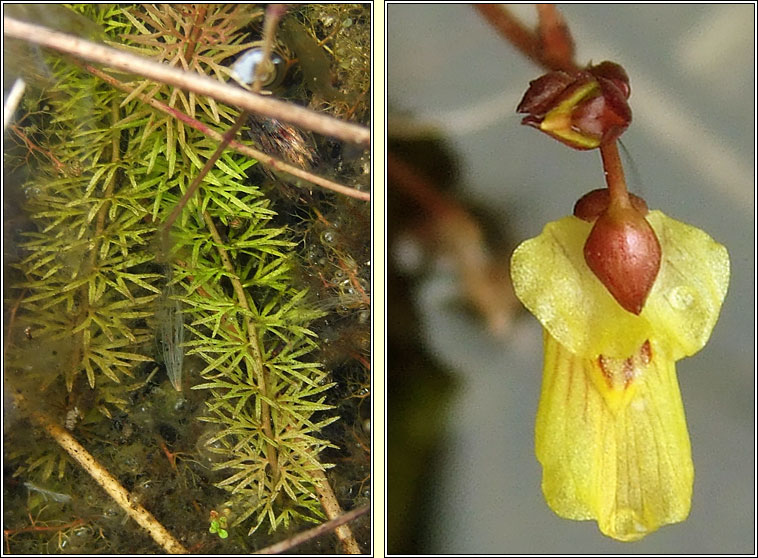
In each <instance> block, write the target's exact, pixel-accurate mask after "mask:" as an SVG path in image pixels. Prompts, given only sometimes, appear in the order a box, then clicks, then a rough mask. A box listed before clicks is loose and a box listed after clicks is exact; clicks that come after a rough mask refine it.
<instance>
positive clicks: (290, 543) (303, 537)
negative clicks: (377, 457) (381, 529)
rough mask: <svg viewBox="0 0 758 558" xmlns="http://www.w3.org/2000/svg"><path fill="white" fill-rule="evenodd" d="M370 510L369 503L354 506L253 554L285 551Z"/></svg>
mask: <svg viewBox="0 0 758 558" xmlns="http://www.w3.org/2000/svg"><path fill="white" fill-rule="evenodd" d="M370 510H371V504H366V505H365V506H362V507H360V508H356V509H354V510H352V511H349V512H347V513H344V514H342V515H341V516H339V517H336V518H334V519H331V520H329V521H327V522H326V523H322V524H321V525H319V526H318V527H314V528H313V529H308V530H307V531H303V532H302V533H298V534H297V535H295V536H294V537H291V538H289V539H287V540H284V541H282V542H278V543H276V544H272V545H271V546H267V547H266V548H263V549H261V550H258V551H256V552H254V553H253V554H279V553H280V552H286V551H287V550H290V549H291V548H294V547H296V546H297V545H299V544H303V543H304V542H306V541H309V540H311V539H315V538H316V537H320V536H321V535H323V534H324V533H328V532H329V531H332V530H334V529H336V528H337V527H339V526H340V525H344V524H345V523H348V522H350V521H353V520H354V519H357V518H358V517H360V516H362V515H363V514H365V513H368V512H369V511H370Z"/></svg>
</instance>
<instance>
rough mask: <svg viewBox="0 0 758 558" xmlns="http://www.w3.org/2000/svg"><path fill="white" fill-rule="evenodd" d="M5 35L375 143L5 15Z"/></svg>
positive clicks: (278, 105) (301, 113)
mask: <svg viewBox="0 0 758 558" xmlns="http://www.w3.org/2000/svg"><path fill="white" fill-rule="evenodd" d="M3 30H4V33H5V34H6V35H7V36H9V37H15V38H17V39H24V40H27V41H31V42H33V43H36V44H39V45H42V46H46V47H49V48H52V49H55V50H58V51H61V52H66V53H69V54H73V55H75V56H77V57H79V58H83V59H85V60H90V61H92V62H98V63H100V64H104V65H106V66H108V67H110V68H115V69H118V70H122V71H125V72H129V73H133V74H138V75H141V76H144V77H147V78H150V79H154V80H156V81H160V82H162V83H168V84H170V85H174V86H176V87H180V88H182V89H186V90H188V91H193V92H194V93H197V94H199V95H207V96H209V97H213V98H214V99H217V100H219V101H223V102H225V103H229V104H230V105H234V106H237V107H239V108H241V109H243V110H249V111H250V112H255V113H258V114H262V115H264V116H269V117H271V118H276V119H277V120H281V121H282V122H289V123H290V124H294V125H296V126H299V127H301V128H305V129H307V130H312V131H314V132H318V133H320V134H324V135H326V136H331V137H335V138H338V139H341V140H344V141H349V142H352V143H357V144H359V145H364V146H368V145H370V143H371V130H370V129H369V128H367V127H365V126H360V125H358V124H352V123H349V122H343V121H341V120H339V119H336V118H333V117H331V116H327V115H324V114H319V113H316V112H313V111H311V110H308V109H306V108H303V107H300V106H297V105H293V104H291V103H286V102H284V101H279V100H277V99H273V98H270V97H266V96H263V95H255V94H252V93H250V92H249V91H246V90H244V89H241V88H239V87H237V86H235V85H231V84H228V83H222V82H219V81H217V80H215V79H212V78H209V77H207V76H204V75H201V74H198V73H195V72H185V71H183V70H180V69H178V68H173V67H171V66H168V65H166V64H160V63H158V62H154V61H152V60H149V59H147V58H143V57H141V56H136V55H134V54H129V53H127V52H122V51H120V50H117V49H114V48H110V47H106V46H103V45H100V44H97V43H93V42H90V41H86V40H84V39H81V38H79V37H74V36H72V35H67V34H66V33H59V32H57V31H52V30H50V29H48V28H46V27H42V26H39V25H32V24H30V23H25V22H22V21H19V20H17V19H13V18H11V17H7V16H6V17H5V18H4V19H3Z"/></svg>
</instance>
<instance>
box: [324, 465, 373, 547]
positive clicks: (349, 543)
mask: <svg viewBox="0 0 758 558" xmlns="http://www.w3.org/2000/svg"><path fill="white" fill-rule="evenodd" d="M313 476H314V477H316V483H315V485H314V486H315V488H316V492H318V498H319V500H320V501H321V506H322V507H323V508H324V511H325V512H326V516H327V517H328V518H329V519H336V518H338V517H340V516H341V515H343V511H342V508H341V507H340V504H339V502H338V501H337V496H336V495H335V494H334V490H332V486H331V485H330V484H329V480H328V479H327V478H326V475H325V474H324V472H323V471H313ZM334 533H335V534H336V535H337V538H338V539H339V540H340V542H341V543H342V548H344V549H345V552H346V553H347V554H361V547H360V546H359V545H358V541H356V540H355V536H354V535H353V531H352V530H351V529H350V526H349V525H347V524H344V525H340V526H339V527H337V528H336V529H335V531H334Z"/></svg>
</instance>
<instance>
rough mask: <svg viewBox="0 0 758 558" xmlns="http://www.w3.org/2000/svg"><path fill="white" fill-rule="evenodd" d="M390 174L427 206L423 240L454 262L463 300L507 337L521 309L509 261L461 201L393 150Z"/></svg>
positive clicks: (403, 189)
mask: <svg viewBox="0 0 758 558" xmlns="http://www.w3.org/2000/svg"><path fill="white" fill-rule="evenodd" d="M387 170H388V184H389V186H390V187H391V188H397V189H398V190H399V191H401V192H402V194H403V195H405V196H406V197H408V198H410V199H411V200H412V201H413V202H414V203H415V204H416V205H418V206H419V207H420V208H421V218H420V219H419V222H418V223H417V224H418V229H419V232H420V233H421V237H422V238H421V239H422V241H423V242H424V243H425V244H426V245H427V247H428V248H429V249H431V250H432V251H434V252H435V253H436V254H437V255H438V256H441V257H444V258H446V259H449V260H450V261H452V262H453V265H454V267H455V270H456V273H457V275H458V277H459V279H460V284H461V286H460V290H461V291H462V296H463V298H464V299H465V300H466V301H467V302H468V303H470V304H471V305H472V307H473V308H474V310H475V311H476V312H477V313H478V314H479V315H481V316H482V317H483V318H484V319H485V321H486V322H487V327H488V329H489V330H490V332H491V333H493V334H495V335H498V336H502V335H505V334H506V333H507V331H508V329H509V327H510V322H511V316H512V314H513V312H514V311H515V309H516V308H517V303H516V299H515V297H514V295H513V289H512V288H511V282H510V279H509V275H508V262H507V259H502V260H498V259H496V258H494V257H493V256H492V254H491V253H490V251H489V250H488V249H487V246H486V243H485V240H484V234H483V232H482V229H481V227H480V225H479V223H478V221H477V219H476V218H475V217H473V216H472V215H471V214H470V213H469V212H468V211H467V210H466V209H465V208H464V207H463V206H462V205H461V204H460V203H459V202H457V201H456V200H455V199H453V198H451V197H450V196H447V195H445V194H443V193H441V192H439V191H438V190H437V189H436V188H435V187H434V185H432V183H431V182H430V181H429V180H427V179H426V178H425V177H424V176H422V175H421V174H419V173H418V172H417V171H416V170H415V169H413V168H412V167H411V166H410V165H408V164H407V163H406V162H404V161H403V160H401V159H400V158H398V157H397V156H396V155H394V154H393V153H392V152H391V151H390V152H388V155H387Z"/></svg>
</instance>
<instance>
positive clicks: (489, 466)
mask: <svg viewBox="0 0 758 558" xmlns="http://www.w3.org/2000/svg"><path fill="white" fill-rule="evenodd" d="M559 7H560V9H561V11H562V12H563V14H564V15H565V17H566V19H567V21H568V22H569V24H570V27H571V29H572V31H573V33H574V38H575V40H576V43H577V61H579V62H580V63H585V62H589V61H590V60H592V61H594V62H600V61H602V60H606V59H608V60H614V61H616V62H619V63H621V64H622V65H623V66H624V67H625V68H626V70H627V72H628V73H629V76H630V79H631V88H632V95H631V98H630V103H631V106H632V111H633V114H634V121H633V123H632V125H631V127H630V128H629V130H628V131H627V132H626V133H625V134H624V136H623V138H622V139H623V141H624V143H625V145H626V147H627V148H628V150H629V152H630V154H631V156H632V158H633V162H634V164H635V165H636V167H637V169H638V173H637V174H635V173H630V164H628V163H627V165H626V168H627V175H628V176H627V178H628V180H629V182H630V186H631V188H632V190H633V191H635V192H637V193H641V194H642V195H643V196H644V197H645V198H646V200H647V202H648V205H649V206H650V207H651V208H658V209H661V210H663V211H664V212H665V213H666V214H668V215H669V216H671V217H673V218H676V219H679V220H681V221H685V222H687V223H690V224H692V225H695V226H697V227H699V228H702V229H703V230H705V231H706V232H707V233H708V234H710V235H711V236H712V237H713V238H715V239H716V240H718V241H719V242H721V243H723V244H724V245H725V246H726V247H727V248H728V250H729V253H730V257H731V265H732V275H731V282H730V288H729V293H728V295H727V298H726V301H725V303H724V306H723V309H722V313H721V318H720V320H719V323H718V324H717V326H716V328H715V331H714V333H713V336H712V338H711V340H710V342H709V344H708V345H706V347H705V348H704V349H703V350H702V351H701V352H700V353H699V354H697V355H695V356H694V357H691V358H688V359H685V360H682V361H680V362H679V363H678V366H677V369H678V373H679V381H680V385H681V389H682V397H683V400H684V404H685V410H686V413H687V421H688V425H689V431H690V436H691V440H692V449H693V459H694V462H695V489H694V496H693V502H692V511H691V514H690V517H689V519H688V520H687V521H686V522H684V523H681V524H678V525H673V526H668V527H664V528H662V529H661V530H659V531H658V532H656V533H654V534H652V535H650V536H648V537H647V538H645V539H644V540H643V541H641V542H638V543H627V544H624V543H617V542H615V541H613V540H611V539H608V538H606V537H604V536H603V535H602V534H600V532H599V531H598V529H597V526H596V524H595V523H594V522H575V521H568V520H563V519H560V518H558V517H557V516H556V515H554V514H553V512H551V511H550V509H549V508H548V507H547V505H546V504H545V502H544V500H543V498H542V494H541V489H540V480H541V470H540V466H539V464H538V463H537V461H536V459H535V457H534V442H533V428H534V415H535V412H536V407H537V401H538V397H539V387H540V381H541V365H542V354H541V351H542V349H541V331H540V326H539V324H538V323H537V321H536V320H535V319H533V318H532V317H531V316H528V315H524V316H523V317H521V318H520V319H519V320H518V322H517V323H516V324H514V326H513V328H512V330H511V332H510V335H509V336H508V338H507V339H505V340H503V339H495V338H493V337H491V336H489V335H488V334H487V332H486V331H485V330H484V329H483V328H482V327H481V326H480V325H479V324H476V323H473V322H472V321H471V320H470V319H468V318H467V317H465V316H462V315H460V314H458V313H457V311H456V310H455V306H453V305H450V304H449V301H450V298H451V297H452V296H454V285H453V284H452V282H451V279H450V277H448V276H446V275H445V274H444V273H440V274H438V275H437V276H434V277H432V278H431V279H430V280H428V281H427V282H426V283H425V284H424V286H423V288H421V289H420V291H419V292H418V293H417V298H418V304H419V308H420V311H421V313H422V316H423V319H424V324H425V325H424V335H425V338H426V340H427V342H428V344H429V346H430V348H431V349H432V350H433V351H434V352H435V353H436V354H437V356H438V358H440V359H442V360H443V361H444V362H445V363H446V364H447V365H449V366H450V367H452V368H453V369H454V370H456V371H457V373H458V374H459V376H460V379H461V384H462V386H463V387H462V389H461V391H460V393H457V394H456V397H455V400H454V403H453V406H452V408H451V409H450V412H449V413H448V419H447V420H448V424H447V428H448V437H447V440H446V441H447V446H446V451H445V460H444V462H443V463H442V464H441V470H442V474H441V478H440V479H439V483H438V485H437V486H434V487H429V490H430V491H431V493H432V498H433V500H434V502H433V505H432V506H431V507H430V509H434V510H436V513H435V514H434V515H433V516H432V517H430V518H429V521H430V522H431V523H432V528H431V535H430V537H431V538H430V540H428V541H426V542H427V544H428V549H429V551H430V552H436V553H484V552H489V553H499V552H506V553H519V552H521V553H589V552H592V553H609V552H610V553H624V552H631V553H671V552H675V553H752V552H754V551H755V541H754V536H755V498H754V495H755V483H754V481H755V459H754V456H755V449H754V448H755V433H754V423H755V420H754V416H755V380H754V377H755V314H754V308H755V275H754V264H755V259H754V253H755V252H754V231H755V228H754V224H755V216H754V192H755V178H754V176H755V171H754V169H755V167H754V154H755V142H754V141H755V113H754V110H755V88H754V85H755V59H754V39H755V28H754V21H755V14H754V5H753V4H742V5H727V4H718V5H715V4H714V5H705V4H701V5H651V4H648V5H633V4H626V5H597V4H592V5H581V4H570V5H559ZM513 9H514V11H515V12H516V13H517V14H519V15H520V16H522V17H523V18H524V19H525V20H527V21H534V20H535V17H534V7H533V6H532V5H518V6H514V7H513ZM387 28H388V34H387V51H388V54H387V68H388V81H387V91H388V99H389V104H390V117H392V115H393V114H397V111H398V110H402V111H405V112H406V113H407V114H412V115H413V117H414V118H413V120H414V121H415V122H421V123H424V124H433V125H436V126H437V127H439V128H441V129H442V130H443V132H444V134H445V135H446V136H447V138H448V140H449V141H450V142H451V145H452V146H453V148H454V149H455V151H456V152H457V153H458V155H459V156H460V157H461V160H462V162H463V165H464V167H463V176H464V177H465V178H464V185H462V189H464V190H465V191H466V192H467V195H468V196H470V198H471V199H472V200H475V201H477V202H480V203H485V204H486V205H487V206H488V207H490V208H491V209H494V210H501V211H502V214H503V219H507V220H508V227H509V228H510V229H511V230H512V231H514V234H515V235H516V236H517V238H516V239H515V240H518V241H521V240H523V239H526V238H530V237H533V236H535V235H537V234H539V232H540V231H541V230H542V227H543V226H544V224H545V223H546V222H548V221H552V220H555V219H558V218H560V217H562V216H564V215H567V214H569V213H570V212H571V209H572V207H573V204H574V202H575V201H576V199H577V198H578V197H579V196H580V195H581V194H583V193H585V192H587V191H589V190H591V189H594V188H599V187H602V186H604V184H603V180H602V171H601V166H600V157H599V154H598V153H597V152H596V151H592V152H585V153H582V152H577V151H573V150H571V149H568V148H566V147H565V146H563V145H561V144H559V143H558V142H556V141H554V140H552V139H550V138H548V137H547V136H545V135H544V134H541V133H539V132H537V131H536V130H534V129H531V128H527V127H524V126H521V125H520V124H519V117H518V116H517V115H516V114H515V113H514V108H515V106H516V105H517V104H518V101H519V100H520V98H521V96H522V95H523V93H524V91H525V90H526V88H527V85H528V82H529V81H530V80H532V79H535V78H536V77H538V76H539V75H540V73H541V70H539V69H538V68H536V67H535V66H534V65H533V64H532V63H530V62H529V61H528V60H526V59H525V58H524V57H523V56H521V55H520V54H518V53H517V52H516V51H515V49H514V48H513V47H511V46H510V45H509V44H507V43H506V42H505V41H504V40H503V39H501V38H500V37H499V36H498V35H496V33H495V32H494V31H493V30H492V29H491V28H490V27H489V26H488V25H487V24H486V23H485V22H484V21H483V20H482V19H481V17H480V16H479V15H478V13H476V12H475V11H474V10H473V8H471V7H469V6H467V5H392V4H390V5H388V7H387ZM406 120H407V119H406ZM392 129H393V128H392V124H390V130H392ZM388 211H392V208H391V207H389V208H388ZM390 296H391V294H390ZM389 327H392V324H389ZM388 420H392V417H388ZM431 420H435V419H434V418H432V419H431ZM388 459H392V455H389V456H388Z"/></svg>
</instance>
